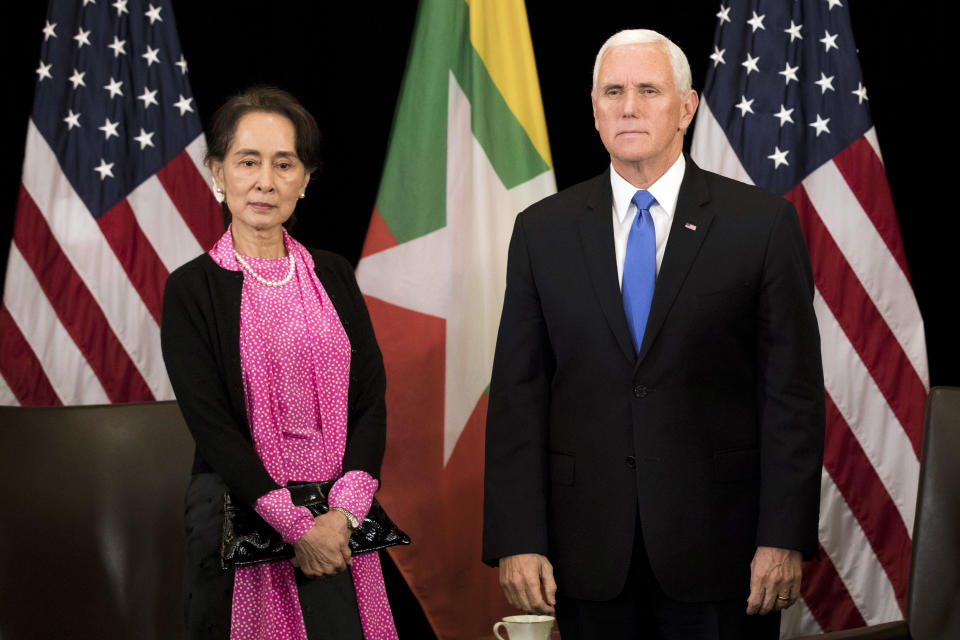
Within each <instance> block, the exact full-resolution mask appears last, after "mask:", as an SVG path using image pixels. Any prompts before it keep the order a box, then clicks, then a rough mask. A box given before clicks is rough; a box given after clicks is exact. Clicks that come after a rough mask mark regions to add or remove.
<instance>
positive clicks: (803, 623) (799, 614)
mask: <svg viewBox="0 0 960 640" xmlns="http://www.w3.org/2000/svg"><path fill="white" fill-rule="evenodd" d="M834 575H836V573H834ZM837 582H840V580H839V577H838V578H837ZM840 587H841V588H843V584H842V583H841V584H840ZM803 591H804V589H803V587H801V593H802V592H803ZM844 592H846V590H844ZM781 620H782V622H783V624H782V626H781V628H780V637H781V638H794V637H796V636H815V635H820V634H821V633H823V629H822V628H821V627H820V625H819V624H817V620H816V618H814V616H813V612H811V611H810V608H809V607H808V606H807V602H806V600H804V599H803V598H802V597H801V598H798V599H797V601H796V602H794V603H793V606H792V607H790V608H789V609H787V610H786V611H784V612H783V615H782V616H781Z"/></svg>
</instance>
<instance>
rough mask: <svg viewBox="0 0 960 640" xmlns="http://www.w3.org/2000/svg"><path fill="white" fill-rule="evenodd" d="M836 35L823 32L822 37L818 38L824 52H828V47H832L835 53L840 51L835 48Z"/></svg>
mask: <svg viewBox="0 0 960 640" xmlns="http://www.w3.org/2000/svg"><path fill="white" fill-rule="evenodd" d="M837 35H838V34H836V33H834V34H832V35H831V34H830V32H829V31H826V30H825V31H824V32H823V37H822V38H820V40H819V42H822V43H823V49H824V51H830V47H833V48H834V49H836V50H837V51H839V50H840V47H838V46H837Z"/></svg>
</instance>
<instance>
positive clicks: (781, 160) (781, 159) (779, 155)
mask: <svg viewBox="0 0 960 640" xmlns="http://www.w3.org/2000/svg"><path fill="white" fill-rule="evenodd" d="M773 149H774V151H773V154H771V155H769V156H767V157H768V158H770V159H771V160H773V168H774V169H776V168H777V167H779V166H780V165H782V164H786V165H789V164H790V163H789V162H787V154H788V153H790V152H789V151H780V147H774V148H773Z"/></svg>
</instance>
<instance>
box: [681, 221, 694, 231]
mask: <svg viewBox="0 0 960 640" xmlns="http://www.w3.org/2000/svg"><path fill="white" fill-rule="evenodd" d="M683 228H684V229H690V231H696V230H697V225H695V224H693V223H692V222H688V223H687V224H685V225H683Z"/></svg>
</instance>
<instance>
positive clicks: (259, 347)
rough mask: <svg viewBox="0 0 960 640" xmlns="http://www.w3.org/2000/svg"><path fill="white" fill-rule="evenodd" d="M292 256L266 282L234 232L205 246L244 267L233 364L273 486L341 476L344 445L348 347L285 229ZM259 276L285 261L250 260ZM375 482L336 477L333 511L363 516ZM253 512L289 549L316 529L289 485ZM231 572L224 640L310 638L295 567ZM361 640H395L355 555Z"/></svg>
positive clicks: (225, 262) (309, 264) (369, 569)
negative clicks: (240, 250)
mask: <svg viewBox="0 0 960 640" xmlns="http://www.w3.org/2000/svg"><path fill="white" fill-rule="evenodd" d="M283 237H284V244H285V246H286V249H287V252H288V254H289V256H290V257H292V259H293V263H294V274H293V277H292V278H291V279H290V281H289V282H287V283H286V284H283V285H280V286H270V285H267V284H263V283H261V282H259V281H258V280H257V279H256V278H255V277H253V276H252V275H250V274H249V273H248V272H247V271H246V269H244V268H243V267H242V266H241V265H240V264H239V262H238V261H237V259H236V256H235V255H234V252H233V237H232V235H231V229H227V232H226V233H224V234H223V236H222V237H221V238H220V240H219V241H218V242H217V244H216V245H215V246H214V247H213V248H212V249H211V250H210V256H211V257H212V258H213V260H214V261H215V262H216V263H217V264H219V265H220V266H221V267H223V268H224V269H230V270H233V271H243V272H244V278H243V289H242V298H241V305H240V359H241V370H242V373H243V385H244V392H245V397H246V405H247V416H248V419H249V421H250V430H251V433H252V435H253V442H254V447H255V448H256V451H257V454H258V455H259V456H260V459H261V460H262V461H263V464H264V466H265V467H266V469H267V472H268V473H269V474H270V475H271V477H272V478H273V479H274V481H276V482H277V484H279V485H281V486H283V485H285V484H287V483H288V482H291V481H311V482H312V481H319V480H330V479H333V478H337V477H340V476H341V474H342V467H341V463H342V461H343V454H344V449H345V446H346V439H347V392H348V388H349V375H350V342H349V339H348V338H347V334H346V332H345V331H344V329H343V326H342V325H341V323H340V318H339V316H338V315H337V312H336V309H335V308H334V306H333V304H332V303H331V302H330V299H329V298H328V297H327V293H326V291H324V289H323V286H322V285H321V283H320V281H319V279H318V278H317V276H316V273H315V272H314V264H313V258H312V256H311V255H310V253H309V252H308V251H307V250H306V249H305V248H304V247H303V246H302V245H300V244H299V243H298V242H296V241H295V240H294V239H293V238H291V237H290V236H289V235H288V234H287V233H286V231H284V232H283ZM244 259H245V260H246V262H247V264H249V266H250V267H251V268H252V270H253V271H254V272H255V273H257V274H258V275H260V276H261V277H262V278H264V279H266V280H268V281H272V282H279V281H281V280H283V279H284V277H285V276H286V275H287V274H288V272H289V269H290V262H289V261H288V258H276V259H267V258H252V257H247V256H244ZM376 490H377V481H376V480H375V479H374V478H373V477H372V476H370V474H368V473H366V472H364V471H350V472H348V473H346V474H343V477H342V478H340V480H338V481H337V482H336V484H334V486H333V488H332V489H331V490H330V494H329V496H328V499H329V504H330V506H331V507H334V506H339V507H343V508H345V509H347V510H348V511H349V512H350V513H352V514H354V515H355V516H356V517H357V518H359V519H361V520H362V519H363V518H364V516H366V514H367V511H368V510H369V508H370V503H371V502H372V501H373V494H374V492H375V491H376ZM254 508H255V509H256V511H257V513H259V514H260V516H261V517H263V519H264V520H266V521H267V522H268V523H269V524H270V525H271V526H272V527H274V528H275V529H276V530H277V531H278V532H279V533H280V534H281V535H282V536H283V539H284V540H285V541H286V542H288V543H291V544H292V543H293V542H295V541H297V540H298V539H299V538H300V536H302V535H303V534H304V533H306V532H307V531H308V530H309V529H310V528H311V527H312V526H313V516H311V515H310V511H309V510H307V509H306V508H305V507H295V506H294V505H293V503H292V502H291V499H290V493H289V491H287V490H286V489H277V490H275V491H272V492H270V493H268V494H266V495H264V496H262V497H261V498H260V499H259V500H257V503H256V504H255V505H254ZM235 571H236V573H235V575H234V587H233V608H232V614H231V625H230V626H231V631H230V638H231V640H307V632H306V628H305V626H304V622H303V614H302V613H301V611H300V601H299V599H298V596H297V585H296V581H295V577H294V568H293V565H292V564H291V563H290V562H289V561H281V562H269V563H263V564H257V565H253V566H249V567H238V568H237V569H236V570H235ZM350 571H351V575H352V578H353V584H354V589H355V591H356V595H357V605H358V607H359V610H360V621H361V624H362V627H363V635H364V638H365V639H366V640H391V639H395V638H397V632H396V628H395V627H394V623H393V616H392V614H391V612H390V605H389V603H388V602H387V594H386V590H385V589H384V585H383V574H382V572H381V570H380V558H379V556H378V555H377V554H376V553H365V554H361V555H358V556H355V557H354V559H353V565H352V566H351V568H350Z"/></svg>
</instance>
